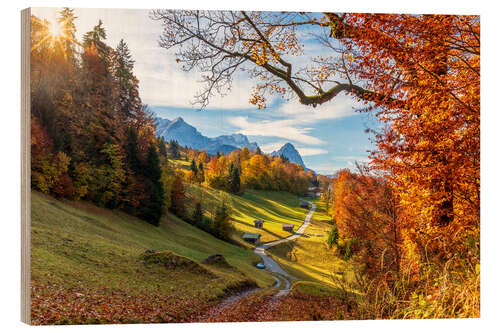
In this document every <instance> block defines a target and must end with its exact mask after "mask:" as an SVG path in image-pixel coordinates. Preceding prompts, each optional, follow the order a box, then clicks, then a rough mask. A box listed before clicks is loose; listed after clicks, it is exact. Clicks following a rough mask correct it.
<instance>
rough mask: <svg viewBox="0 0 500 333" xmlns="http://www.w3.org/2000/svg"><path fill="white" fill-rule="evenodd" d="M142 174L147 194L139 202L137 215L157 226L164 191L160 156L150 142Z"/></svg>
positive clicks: (161, 211)
mask: <svg viewBox="0 0 500 333" xmlns="http://www.w3.org/2000/svg"><path fill="white" fill-rule="evenodd" d="M143 174H144V177H145V178H146V181H145V182H146V189H147V192H148V194H149V195H148V198H147V199H146V200H144V201H143V202H142V204H141V207H140V212H139V216H140V217H141V218H143V219H144V220H146V221H147V222H149V223H151V224H153V225H156V226H158V225H159V224H160V218H161V216H162V214H163V206H164V200H163V199H164V193H163V184H162V182H161V167H160V158H159V156H158V152H157V151H156V147H155V146H154V144H153V143H151V144H150V146H149V149H148V157H147V160H146V163H145V165H144V167H143Z"/></svg>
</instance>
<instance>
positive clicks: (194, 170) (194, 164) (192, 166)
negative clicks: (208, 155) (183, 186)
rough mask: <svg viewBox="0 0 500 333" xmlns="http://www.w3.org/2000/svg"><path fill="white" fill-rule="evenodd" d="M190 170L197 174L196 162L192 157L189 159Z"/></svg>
mask: <svg viewBox="0 0 500 333" xmlns="http://www.w3.org/2000/svg"><path fill="white" fill-rule="evenodd" d="M190 169H191V171H193V173H194V174H195V175H197V174H198V167H197V166H196V162H195V161H194V159H192V160H191V167H190Z"/></svg>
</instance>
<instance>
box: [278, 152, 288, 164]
mask: <svg viewBox="0 0 500 333" xmlns="http://www.w3.org/2000/svg"><path fill="white" fill-rule="evenodd" d="M280 159H281V161H282V162H283V163H289V162H290V160H289V159H288V157H286V156H285V155H283V154H280Z"/></svg>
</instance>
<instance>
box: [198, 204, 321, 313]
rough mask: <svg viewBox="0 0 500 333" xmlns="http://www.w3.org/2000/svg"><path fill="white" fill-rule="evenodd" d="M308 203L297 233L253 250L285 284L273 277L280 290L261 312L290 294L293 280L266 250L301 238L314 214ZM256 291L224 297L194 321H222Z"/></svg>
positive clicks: (251, 290)
mask: <svg viewBox="0 0 500 333" xmlns="http://www.w3.org/2000/svg"><path fill="white" fill-rule="evenodd" d="M309 203H310V204H311V209H310V210H309V213H308V214H307V216H306V217H305V219H304V223H302V225H301V226H300V227H299V229H298V230H297V232H295V233H294V234H293V235H290V236H288V237H287V238H283V239H279V240H276V241H272V242H269V243H264V244H261V245H259V246H257V247H256V248H255V250H254V252H255V253H257V254H258V255H259V256H260V257H261V258H262V259H263V260H264V264H265V265H266V270H268V271H270V272H272V273H274V274H276V275H278V276H279V277H280V278H281V279H282V280H283V281H284V284H285V285H284V286H282V285H281V284H282V282H281V279H279V278H277V277H276V276H274V279H275V280H276V284H275V286H274V287H276V288H280V290H279V291H278V292H277V293H276V294H274V296H273V297H272V298H271V299H269V300H267V301H265V302H264V303H265V304H262V307H261V310H262V309H266V311H269V310H271V309H273V308H274V307H276V306H277V305H278V303H279V302H280V301H279V298H280V297H283V296H286V295H288V293H289V292H290V286H291V283H290V279H294V277H293V276H292V275H290V274H288V273H287V272H286V271H285V270H284V269H283V268H282V267H281V266H280V265H279V264H278V263H277V262H276V261H275V260H274V259H273V258H271V257H270V256H269V255H268V254H267V253H266V250H267V249H269V248H271V247H273V246H276V245H278V244H282V243H286V242H289V241H292V240H294V239H296V238H298V237H300V236H302V234H303V233H304V231H305V230H306V228H307V227H308V226H309V223H310V222H311V217H312V215H313V214H314V210H315V209H316V205H315V204H313V203H312V202H309ZM257 290H259V289H258V288H253V289H249V290H246V291H243V292H240V293H237V294H234V295H231V296H229V297H226V298H225V299H224V300H222V301H221V302H220V303H219V304H217V305H216V306H214V307H212V308H209V309H208V310H207V311H206V312H204V313H203V314H201V315H200V316H198V317H197V318H196V319H195V320H194V321H195V322H207V321H214V319H215V321H218V320H217V318H220V319H222V318H223V316H224V312H225V311H229V310H230V309H232V308H233V307H237V306H238V304H239V303H241V301H243V300H244V298H246V297H248V296H250V295H252V294H253V293H254V292H255V291H257Z"/></svg>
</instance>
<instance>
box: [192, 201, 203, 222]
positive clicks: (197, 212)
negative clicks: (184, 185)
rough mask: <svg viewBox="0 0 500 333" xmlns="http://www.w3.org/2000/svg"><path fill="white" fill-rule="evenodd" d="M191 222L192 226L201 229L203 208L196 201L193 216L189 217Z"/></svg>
mask: <svg viewBox="0 0 500 333" xmlns="http://www.w3.org/2000/svg"><path fill="white" fill-rule="evenodd" d="M191 221H193V224H194V225H196V226H198V227H202V226H203V208H202V206H201V202H200V201H196V204H195V206H194V210H193V215H192V217H191Z"/></svg>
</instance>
